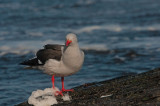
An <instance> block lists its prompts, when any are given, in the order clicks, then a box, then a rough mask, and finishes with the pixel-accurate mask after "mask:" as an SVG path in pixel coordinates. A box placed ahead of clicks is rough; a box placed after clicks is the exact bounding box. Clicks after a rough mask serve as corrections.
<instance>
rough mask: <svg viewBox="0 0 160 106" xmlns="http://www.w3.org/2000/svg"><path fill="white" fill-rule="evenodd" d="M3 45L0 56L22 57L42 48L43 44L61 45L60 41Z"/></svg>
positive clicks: (21, 42)
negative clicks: (8, 54)
mask: <svg viewBox="0 0 160 106" xmlns="http://www.w3.org/2000/svg"><path fill="white" fill-rule="evenodd" d="M2 44H5V45H1V46H0V55H1V56H2V55H5V54H7V53H13V54H17V55H24V54H27V53H29V52H34V53H35V52H36V51H37V50H39V49H41V48H43V46H44V45H45V44H63V43H62V42H61V41H53V40H46V41H10V42H9V43H2Z"/></svg>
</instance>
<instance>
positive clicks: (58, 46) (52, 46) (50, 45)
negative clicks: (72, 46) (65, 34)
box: [44, 44, 64, 51]
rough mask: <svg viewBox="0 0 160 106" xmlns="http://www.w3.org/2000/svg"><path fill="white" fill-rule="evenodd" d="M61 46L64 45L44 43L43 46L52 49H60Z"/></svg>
mask: <svg viewBox="0 0 160 106" xmlns="http://www.w3.org/2000/svg"><path fill="white" fill-rule="evenodd" d="M63 46H64V45H58V44H47V45H44V48H45V49H53V50H60V51H61V48H62V47H63Z"/></svg>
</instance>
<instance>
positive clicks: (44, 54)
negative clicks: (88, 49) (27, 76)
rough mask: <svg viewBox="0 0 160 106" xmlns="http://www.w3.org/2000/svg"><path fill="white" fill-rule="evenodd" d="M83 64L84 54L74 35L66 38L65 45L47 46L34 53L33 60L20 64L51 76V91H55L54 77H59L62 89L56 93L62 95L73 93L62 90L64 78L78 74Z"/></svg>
mask: <svg viewBox="0 0 160 106" xmlns="http://www.w3.org/2000/svg"><path fill="white" fill-rule="evenodd" d="M83 62H84V52H83V51H82V50H81V49H80V48H79V45H78V41H77V37H76V35H75V34H72V33H70V34H68V35H67V36H66V42H65V45H57V44H47V45H45V46H44V49H41V50H39V51H38V52H37V53H36V57H35V58H33V59H30V60H27V61H24V62H22V63H20V64H21V65H28V66H30V67H31V68H37V69H40V70H43V72H44V73H46V74H48V75H52V84H53V89H55V86H54V80H55V79H54V76H59V77H61V81H62V89H61V91H57V92H56V93H58V94H60V95H63V94H62V93H63V92H65V91H73V90H72V89H68V90H66V89H65V88H64V77H65V76H69V75H72V74H74V73H76V72H78V71H79V70H80V68H81V67H82V65H83Z"/></svg>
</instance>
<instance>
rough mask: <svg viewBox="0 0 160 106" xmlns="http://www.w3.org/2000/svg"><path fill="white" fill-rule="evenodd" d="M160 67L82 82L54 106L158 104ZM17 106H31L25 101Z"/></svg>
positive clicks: (159, 100)
mask: <svg viewBox="0 0 160 106" xmlns="http://www.w3.org/2000/svg"><path fill="white" fill-rule="evenodd" d="M159 81H160V68H157V69H155V70H151V71H148V72H146V73H142V74H139V75H134V76H125V77H120V78H116V79H112V80H107V81H102V82H94V83H89V84H84V85H81V86H78V87H75V88H74V90H75V91H74V92H73V93H70V94H69V95H70V96H71V98H72V100H71V101H68V102H62V101H59V104H56V105H54V106H66V105H67V106H86V105H87V106H88V105H94V106H105V105H107V106H110V105H144V106H146V105H148V106H150V105H152V106H153V105H160V84H159ZM17 106H31V105H29V104H28V103H27V102H24V103H21V104H19V105H17Z"/></svg>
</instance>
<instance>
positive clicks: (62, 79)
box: [61, 77, 73, 92]
mask: <svg viewBox="0 0 160 106" xmlns="http://www.w3.org/2000/svg"><path fill="white" fill-rule="evenodd" d="M61 81H62V90H61V92H67V91H73V89H65V88H64V77H61Z"/></svg>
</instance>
